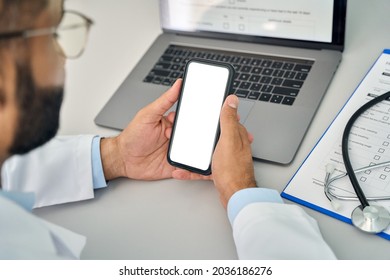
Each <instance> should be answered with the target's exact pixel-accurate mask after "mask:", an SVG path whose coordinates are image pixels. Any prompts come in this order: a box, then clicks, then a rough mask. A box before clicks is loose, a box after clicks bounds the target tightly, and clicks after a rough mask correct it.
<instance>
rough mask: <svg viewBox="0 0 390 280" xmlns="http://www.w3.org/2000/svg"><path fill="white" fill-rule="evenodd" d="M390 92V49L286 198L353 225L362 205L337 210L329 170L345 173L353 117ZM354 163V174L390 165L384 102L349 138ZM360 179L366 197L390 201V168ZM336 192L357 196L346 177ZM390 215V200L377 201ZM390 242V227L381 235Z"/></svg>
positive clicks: (389, 123)
mask: <svg viewBox="0 0 390 280" xmlns="http://www.w3.org/2000/svg"><path fill="white" fill-rule="evenodd" d="M389 90H390V49H386V50H384V51H383V53H382V54H381V55H380V56H379V58H378V59H377V60H376V62H375V63H374V65H373V66H372V67H371V69H370V70H369V71H368V73H367V74H366V76H365V77H364V79H363V80H362V81H361V83H360V84H359V86H358V87H357V88H356V90H355V91H354V93H353V94H352V95H351V97H350V98H349V100H348V101H347V102H346V104H345V105H344V107H343V108H342V109H341V111H340V112H339V113H338V115H337V116H336V118H335V119H334V120H333V122H332V123H331V125H330V126H329V127H328V129H327V130H326V131H325V133H324V134H323V136H322V137H321V139H320V140H319V141H318V143H317V145H316V146H315V147H314V149H313V150H312V151H311V153H310V154H309V156H308V157H307V158H306V160H305V161H304V162H303V164H302V165H301V167H300V168H299V169H298V171H297V172H296V173H295V175H294V176H293V178H292V179H291V180H290V182H289V183H288V185H287V186H286V188H285V189H284V190H283V192H282V194H281V195H282V197H283V198H286V199H289V200H291V201H294V202H297V203H299V204H302V205H305V206H307V207H310V208H312V209H314V210H317V211H320V212H322V213H324V214H327V215H330V216H332V217H334V218H337V219H340V220H342V221H344V222H347V223H350V224H351V213H352V211H353V209H355V207H357V206H358V205H359V202H358V201H344V200H342V201H339V202H340V205H341V208H340V209H339V210H335V209H334V208H333V207H332V205H331V203H330V201H329V200H328V199H327V198H326V196H325V194H324V179H325V168H326V167H325V166H326V165H327V164H328V163H332V164H333V165H334V166H335V168H336V172H335V175H337V174H340V173H341V172H345V167H344V163H343V159H342V154H341V138H342V134H343V131H344V128H345V125H346V123H347V122H348V120H349V118H350V117H351V116H352V114H353V113H354V112H355V111H356V110H357V109H358V108H359V107H361V106H362V105H363V104H364V103H366V102H368V101H369V100H371V99H372V98H373V97H374V96H377V95H380V94H383V93H385V92H387V91H389ZM349 146H350V158H351V162H352V165H353V168H354V169H357V168H360V167H363V166H367V165H370V164H373V163H381V162H384V161H389V160H390V101H383V102H381V103H380V104H378V105H377V106H374V107H373V108H371V109H369V110H368V111H366V112H365V113H364V114H363V115H362V116H361V117H360V118H359V119H358V120H357V121H356V123H355V125H354V127H353V129H352V131H351V134H350V145H349ZM357 179H358V180H359V183H360V185H361V187H362V189H363V191H364V193H365V194H366V196H371V195H377V196H383V195H388V196H390V166H386V167H382V168H378V169H375V170H371V171H367V172H362V173H359V174H358V175H357ZM331 187H332V189H334V192H336V193H338V194H341V195H344V196H351V195H352V196H353V195H355V192H354V191H353V188H352V185H351V183H350V182H349V179H348V177H345V178H343V179H340V180H337V181H335V183H334V184H332V185H331ZM370 204H379V205H382V206H384V207H385V208H387V209H388V210H389V211H390V201H374V202H370ZM378 235H380V236H381V237H383V238H386V239H388V240H390V228H388V229H387V230H385V231H384V232H382V233H380V234H378Z"/></svg>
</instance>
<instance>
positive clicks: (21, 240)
mask: <svg viewBox="0 0 390 280" xmlns="http://www.w3.org/2000/svg"><path fill="white" fill-rule="evenodd" d="M93 137H94V136H92V135H91V136H89V135H84V136H65V137H64V136H61V137H56V138H54V139H53V140H51V141H50V142H48V143H47V144H45V145H44V146H42V147H39V148H37V149H35V150H34V151H32V152H30V153H28V154H27V155H23V156H13V157H12V158H10V159H8V160H7V161H6V162H5V164H4V165H3V167H2V172H1V178H2V188H3V190H4V191H20V192H33V193H35V204H34V207H42V206H48V205H53V204H59V203H66V202H72V201H79V200H84V199H90V198H93V197H94V192H93V182H92V163H91V147H92V139H93ZM0 224H1V230H0V259H77V258H80V254H81V252H82V249H83V248H84V246H85V243H86V238H85V237H84V236H81V235H78V234H75V233H73V232H70V231H68V230H66V229H64V228H61V227H58V226H55V225H53V224H50V223H48V222H45V221H43V220H42V219H40V218H38V217H35V216H34V215H32V214H31V213H29V212H28V211H25V210H24V209H23V208H21V207H20V206H18V205H16V204H15V203H14V202H12V201H9V200H8V199H5V198H3V197H0Z"/></svg>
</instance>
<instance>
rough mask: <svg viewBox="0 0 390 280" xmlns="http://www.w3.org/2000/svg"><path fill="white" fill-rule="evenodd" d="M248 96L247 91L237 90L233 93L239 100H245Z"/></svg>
mask: <svg viewBox="0 0 390 280" xmlns="http://www.w3.org/2000/svg"><path fill="white" fill-rule="evenodd" d="M248 94H249V90H243V89H238V90H236V92H235V95H237V96H238V97H241V98H246V97H247V96H248Z"/></svg>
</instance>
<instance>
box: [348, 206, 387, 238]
mask: <svg viewBox="0 0 390 280" xmlns="http://www.w3.org/2000/svg"><path fill="white" fill-rule="evenodd" d="M351 218H352V224H353V225H354V226H356V227H357V228H359V229H361V230H362V231H365V232H369V233H379V232H382V231H384V230H385V229H386V228H387V227H388V226H389V225H390V214H389V211H387V210H386V208H384V207H382V206H379V205H369V206H366V207H364V209H362V206H358V207H356V208H355V210H353V212H352V217H351Z"/></svg>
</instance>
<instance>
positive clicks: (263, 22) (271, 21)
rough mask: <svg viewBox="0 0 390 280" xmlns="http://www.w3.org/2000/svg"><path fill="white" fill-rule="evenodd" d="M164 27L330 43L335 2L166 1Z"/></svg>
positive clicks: (163, 13)
mask: <svg viewBox="0 0 390 280" xmlns="http://www.w3.org/2000/svg"><path fill="white" fill-rule="evenodd" d="M160 3H161V5H162V7H161V8H162V9H161V11H162V14H161V20H162V27H163V28H164V29H168V30H177V31H182V32H192V31H211V32H219V33H233V34H238V35H252V36H261V37H273V38H281V39H293V40H303V41H314V42H323V43H330V42H331V41H332V23H333V5H334V1H333V0H294V1H291V0H164V1H161V2H160Z"/></svg>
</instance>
